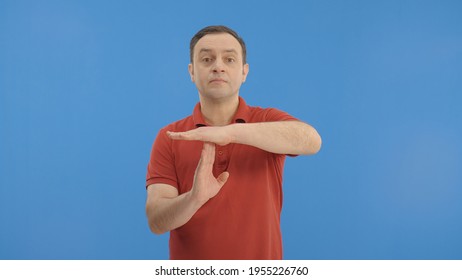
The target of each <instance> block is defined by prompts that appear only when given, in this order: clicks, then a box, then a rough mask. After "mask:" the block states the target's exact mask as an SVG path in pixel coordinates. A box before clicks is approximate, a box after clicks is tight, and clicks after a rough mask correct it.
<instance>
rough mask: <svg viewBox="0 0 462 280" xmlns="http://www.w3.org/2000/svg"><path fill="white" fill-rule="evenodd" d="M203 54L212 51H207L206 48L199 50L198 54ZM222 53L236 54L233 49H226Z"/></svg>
mask: <svg viewBox="0 0 462 280" xmlns="http://www.w3.org/2000/svg"><path fill="white" fill-rule="evenodd" d="M203 52H205V53H209V52H212V49H207V48H202V49H200V51H199V53H203ZM224 52H226V53H234V54H237V51H236V50H235V49H226V50H225V51H224Z"/></svg>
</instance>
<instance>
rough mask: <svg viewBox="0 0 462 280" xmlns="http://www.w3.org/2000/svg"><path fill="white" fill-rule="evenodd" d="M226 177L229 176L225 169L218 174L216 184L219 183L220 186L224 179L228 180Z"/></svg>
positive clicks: (224, 181)
mask: <svg viewBox="0 0 462 280" xmlns="http://www.w3.org/2000/svg"><path fill="white" fill-rule="evenodd" d="M228 178H229V172H227V171H225V172H223V173H221V174H220V175H218V177H217V181H218V184H220V187H222V186H223V185H224V184H225V183H226V181H228Z"/></svg>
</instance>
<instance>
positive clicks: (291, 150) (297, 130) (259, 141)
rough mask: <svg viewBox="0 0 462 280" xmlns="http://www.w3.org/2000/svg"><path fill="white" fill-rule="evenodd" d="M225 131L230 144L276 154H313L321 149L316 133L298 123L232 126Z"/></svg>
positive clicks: (319, 139)
mask: <svg viewBox="0 0 462 280" xmlns="http://www.w3.org/2000/svg"><path fill="white" fill-rule="evenodd" d="M227 129H229V131H230V134H231V137H232V140H231V141H232V142H234V143H239V144H245V145H250V146H254V147H257V148H260V149H262V150H265V151H268V152H272V153H276V154H294V155H298V154H315V153H317V152H318V151H319V149H320V148H321V137H320V136H319V134H318V132H317V131H316V130H315V129H314V128H313V127H312V126H310V125H308V124H306V123H303V122H300V121H279V122H262V123H246V124H232V125H229V126H228V127H227Z"/></svg>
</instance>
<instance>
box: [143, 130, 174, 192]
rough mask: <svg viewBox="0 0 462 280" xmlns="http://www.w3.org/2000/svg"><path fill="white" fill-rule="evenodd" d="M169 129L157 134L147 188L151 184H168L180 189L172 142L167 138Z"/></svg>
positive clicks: (150, 162)
mask: <svg viewBox="0 0 462 280" xmlns="http://www.w3.org/2000/svg"><path fill="white" fill-rule="evenodd" d="M166 132H167V128H163V129H161V130H160V131H159V133H158V134H157V137H156V140H155V141H154V144H153V146H152V150H151V157H150V160H149V163H148V168H147V169H148V170H147V174H146V187H147V186H149V185H151V184H157V183H161V184H168V185H171V186H173V187H175V188H178V180H177V174H176V169H175V159H174V155H173V152H172V140H171V139H170V138H168V136H167V133H166Z"/></svg>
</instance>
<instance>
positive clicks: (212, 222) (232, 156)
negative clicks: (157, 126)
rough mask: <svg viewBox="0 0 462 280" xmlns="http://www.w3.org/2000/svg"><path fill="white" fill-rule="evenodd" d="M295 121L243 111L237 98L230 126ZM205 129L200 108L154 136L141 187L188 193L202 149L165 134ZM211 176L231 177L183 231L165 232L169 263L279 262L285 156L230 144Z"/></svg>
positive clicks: (276, 113)
mask: <svg viewBox="0 0 462 280" xmlns="http://www.w3.org/2000/svg"><path fill="white" fill-rule="evenodd" d="M286 120H297V119H296V118H294V117H292V116H290V115H288V114H287V113H285V112H282V111H280V110H277V109H273V108H266V109H263V108H260V107H251V106H248V105H247V104H246V103H245V101H244V99H242V98H241V97H239V107H238V110H237V112H236V115H235V116H234V118H233V122H234V123H255V122H271V121H286ZM204 125H206V123H205V121H204V118H203V116H202V113H201V111H200V103H198V104H197V105H196V107H195V108H194V112H193V115H192V116H189V117H187V118H185V119H182V120H180V121H177V122H174V123H172V124H170V125H168V126H166V127H164V128H162V129H161V130H160V131H159V134H158V135H157V138H156V140H155V142H154V145H153V148H152V152H151V159H150V161H149V164H148V172H147V176H146V186H148V185H151V184H156V183H162V184H168V185H171V186H173V187H175V188H177V189H178V192H179V194H182V193H184V192H187V191H189V190H190V189H191V187H192V184H193V178H194V172H195V170H196V167H197V164H198V162H199V158H200V155H201V150H202V146H203V143H202V142H199V141H178V140H176V141H174V140H171V139H170V138H168V136H167V135H166V132H167V131H188V130H191V129H194V128H197V127H199V126H204ZM215 154H216V155H215V163H214V170H213V173H214V175H215V176H217V175H219V174H220V173H222V172H223V171H228V172H229V174H230V176H229V179H228V181H227V182H226V184H225V185H224V186H223V188H222V189H221V190H220V192H219V193H218V194H217V195H216V196H215V197H213V198H212V199H210V200H209V201H208V202H207V203H206V204H204V205H203V206H202V207H201V208H200V209H199V210H198V211H197V212H196V213H195V214H194V216H193V217H192V218H191V219H190V220H189V221H188V222H187V223H186V224H185V225H183V226H181V227H179V228H176V229H174V230H172V231H171V232H170V258H171V259H282V238H281V230H280V214H281V209H282V173H283V167H284V160H285V155H279V154H273V153H270V152H266V151H263V150H261V149H258V148H255V147H252V146H247V145H241V144H229V145H226V146H219V145H217V146H216V153H215Z"/></svg>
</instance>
